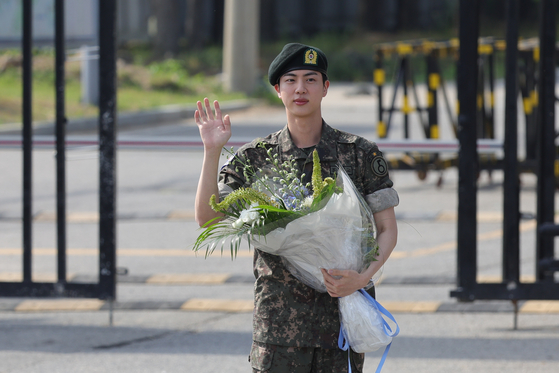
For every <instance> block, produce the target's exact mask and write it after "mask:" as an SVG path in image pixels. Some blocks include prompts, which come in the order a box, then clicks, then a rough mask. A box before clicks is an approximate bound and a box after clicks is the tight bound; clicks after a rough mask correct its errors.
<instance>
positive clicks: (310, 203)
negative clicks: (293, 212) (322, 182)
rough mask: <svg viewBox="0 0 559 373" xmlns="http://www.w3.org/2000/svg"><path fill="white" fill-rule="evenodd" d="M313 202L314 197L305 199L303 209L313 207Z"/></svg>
mask: <svg viewBox="0 0 559 373" xmlns="http://www.w3.org/2000/svg"><path fill="white" fill-rule="evenodd" d="M312 201H313V198H312V196H309V197H307V198H305V200H304V201H303V207H311V206H312Z"/></svg>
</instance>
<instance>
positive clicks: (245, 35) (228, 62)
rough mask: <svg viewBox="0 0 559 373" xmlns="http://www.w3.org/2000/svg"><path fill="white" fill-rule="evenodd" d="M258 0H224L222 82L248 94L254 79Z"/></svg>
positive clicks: (254, 84) (256, 60) (256, 77)
mask: <svg viewBox="0 0 559 373" xmlns="http://www.w3.org/2000/svg"><path fill="white" fill-rule="evenodd" d="M259 5H260V4H259V0H225V17H224V27H223V85H224V89H225V90H226V91H228V92H233V91H237V92H244V93H247V94H250V93H252V92H253V91H254V89H255V88H256V84H257V82H258V76H259V71H258V54H259V48H258V45H259V41H260V38H259V18H260V6H259Z"/></svg>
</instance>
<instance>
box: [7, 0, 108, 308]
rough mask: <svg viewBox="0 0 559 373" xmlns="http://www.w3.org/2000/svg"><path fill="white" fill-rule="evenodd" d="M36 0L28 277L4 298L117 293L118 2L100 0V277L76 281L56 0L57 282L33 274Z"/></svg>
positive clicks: (28, 63)
mask: <svg viewBox="0 0 559 373" xmlns="http://www.w3.org/2000/svg"><path fill="white" fill-rule="evenodd" d="M32 8H33V1H32V0H22V18H23V19H22V25H23V32H22V55H23V73H22V79H23V100H22V102H23V108H22V109H23V110H22V112H23V118H22V119H23V120H22V124H23V129H22V144H23V145H22V152H23V167H22V174H23V190H22V196H23V219H22V224H23V229H22V232H23V237H22V242H23V244H22V247H23V250H22V253H23V255H22V258H23V265H22V268H23V276H22V279H23V281H21V282H0V296H2V297H76V298H79V297H81V298H99V299H105V300H109V301H110V304H111V305H112V303H113V302H112V301H113V300H114V299H115V297H116V283H115V279H116V273H115V272H116V240H115V237H116V211H115V206H116V200H115V196H116V178H115V175H116V173H115V161H116V157H115V156H116V143H115V134H116V123H117V121H116V1H113V0H99V15H100V17H99V75H100V79H99V84H100V85H99V91H100V96H99V160H100V161H99V219H100V220H99V281H98V283H73V282H68V281H67V273H66V172H65V170H66V168H65V158H66V156H65V147H66V138H65V137H66V115H65V102H64V89H65V85H64V60H65V54H66V51H65V40H64V39H65V38H64V0H56V1H55V70H56V71H55V87H53V89H56V213H57V220H56V227H57V228H56V229H57V232H56V233H57V281H56V282H34V281H33V279H32V266H31V265H32V255H33V247H32V238H33V225H32V220H33V216H32V211H33V210H32V206H33V200H32V187H33V180H32V166H33V165H32V152H33V128H32V120H33V116H32V105H31V99H32V79H31V78H32V73H33V72H32V58H33V57H32V30H33V22H32V11H33V9H32Z"/></svg>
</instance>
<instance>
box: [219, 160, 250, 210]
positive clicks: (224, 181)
mask: <svg viewBox="0 0 559 373" xmlns="http://www.w3.org/2000/svg"><path fill="white" fill-rule="evenodd" d="M240 156H241V155H239V153H237V154H235V155H234V156H233V157H232V158H230V159H229V160H228V161H227V162H226V163H225V164H224V165H223V166H222V167H221V170H220V171H219V178H218V182H217V187H218V190H219V199H220V200H223V199H224V198H225V197H227V195H228V194H229V193H231V192H232V191H234V190H236V189H239V188H241V187H243V186H244V185H245V182H246V181H245V178H244V176H243V171H242V169H243V168H242V167H241V166H240V164H241V162H240V161H239V158H238V157H240Z"/></svg>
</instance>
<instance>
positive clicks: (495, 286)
mask: <svg viewBox="0 0 559 373" xmlns="http://www.w3.org/2000/svg"><path fill="white" fill-rule="evenodd" d="M518 2H519V0H507V2H506V12H507V36H506V39H507V40H506V77H505V89H506V97H505V131H504V132H505V139H504V159H503V171H504V185H503V187H504V196H503V197H504V199H503V219H504V220H503V247H502V263H503V264H502V280H501V281H500V282H495V283H478V282H477V238H476V237H477V226H476V224H477V222H476V213H477V186H476V183H477V175H478V172H479V171H478V170H479V166H478V162H479V158H478V153H477V148H476V141H477V138H478V134H477V130H478V125H477V124H478V123H477V116H476V110H477V109H476V95H477V91H478V87H477V80H476V79H471V77H472V76H477V75H478V63H477V61H478V58H479V56H478V34H479V7H480V3H481V1H480V0H461V1H460V49H461V51H460V60H459V71H458V99H459V102H460V112H459V115H458V126H459V129H460V130H459V142H460V153H459V182H458V183H459V184H458V235H457V239H458V243H457V248H458V252H457V259H458V276H457V288H456V289H455V290H454V291H452V292H451V296H452V297H455V298H457V299H458V300H459V301H466V302H471V301H474V300H492V299H494V300H511V301H512V302H513V304H514V306H515V311H518V301H521V300H556V299H559V283H558V281H557V277H556V276H555V274H556V272H558V271H559V261H558V260H557V259H556V258H555V250H554V237H555V236H559V225H556V224H555V222H554V214H555V202H554V199H555V190H556V184H555V172H554V171H555V169H556V167H557V165H559V163H558V160H557V147H556V145H555V141H556V138H557V133H556V130H555V101H556V97H555V68H556V55H557V53H556V46H555V43H556V36H555V35H556V23H555V14H556V10H557V9H556V6H557V5H556V1H555V0H542V1H541V2H540V6H541V9H540V38H539V48H538V49H539V62H538V66H537V69H538V76H539V79H538V81H537V82H532V83H530V84H535V87H537V97H538V102H537V106H534V107H535V110H537V113H536V114H535V117H536V122H535V128H530V131H533V133H535V134H536V136H535V140H536V144H534V145H533V151H534V154H533V158H534V169H535V173H536V175H537V206H536V222H537V228H536V242H535V243H534V247H535V257H536V268H535V274H536V276H535V281H534V282H522V281H521V280H520V247H519V241H520V240H519V224H520V219H521V217H522V214H521V212H520V207H519V206H520V203H519V202H520V185H519V183H520V181H519V177H518V176H519V172H520V169H519V161H518V154H517V150H518V128H517V124H518V123H517V110H518V107H517V103H518V97H519V82H518V74H517V70H518V68H519V66H518V60H519V58H518V57H519V49H518V38H519V35H518V19H519V5H518ZM524 97H526V94H525V93H524ZM531 125H534V123H532V124H531ZM515 314H516V313H515ZM515 320H516V318H515ZM515 326H516V322H515Z"/></svg>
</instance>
